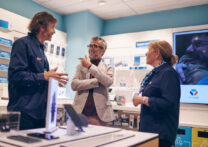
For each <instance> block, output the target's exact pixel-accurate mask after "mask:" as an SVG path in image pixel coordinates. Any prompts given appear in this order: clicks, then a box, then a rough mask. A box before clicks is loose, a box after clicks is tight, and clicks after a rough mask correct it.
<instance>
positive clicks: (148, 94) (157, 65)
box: [133, 41, 180, 147]
mask: <svg viewBox="0 0 208 147" xmlns="http://www.w3.org/2000/svg"><path fill="white" fill-rule="evenodd" d="M146 56H147V60H146V63H147V64H149V65H151V66H153V67H154V68H153V70H152V71H151V72H150V73H148V74H147V75H146V77H145V78H144V79H143V81H142V83H141V87H140V91H139V94H137V95H135V96H134V98H133V104H134V105H135V106H137V105H139V104H142V105H141V114H140V124H139V131H142V132H151V133H158V134H159V147H171V146H172V145H174V143H175V138H176V131H177V129H178V121H179V107H180V80H179V76H178V74H177V72H176V71H175V70H174V68H173V67H172V66H173V65H174V64H175V63H176V62H177V59H178V58H177V56H174V55H173V49H172V47H171V45H170V44H169V43H168V42H167V41H155V42H150V44H149V50H148V52H147V53H146Z"/></svg>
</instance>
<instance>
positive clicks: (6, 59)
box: [0, 27, 12, 98]
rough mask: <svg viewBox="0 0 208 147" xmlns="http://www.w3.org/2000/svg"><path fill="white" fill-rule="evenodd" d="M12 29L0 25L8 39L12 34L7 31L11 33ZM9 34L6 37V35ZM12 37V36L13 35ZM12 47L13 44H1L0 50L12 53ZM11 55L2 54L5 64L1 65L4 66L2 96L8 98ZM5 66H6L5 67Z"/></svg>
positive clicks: (1, 58)
mask: <svg viewBox="0 0 208 147" xmlns="http://www.w3.org/2000/svg"><path fill="white" fill-rule="evenodd" d="M11 31H12V30H10V29H6V28H3V27H0V32H1V36H0V37H2V38H5V39H7V37H8V36H10V34H9V35H8V34H7V33H10V32H11ZM4 34H5V36H7V37H5V36H4ZM11 38H12V37H11ZM11 49H12V46H8V45H5V44H3V43H2V44H0V51H3V53H6V54H7V53H11ZM9 57H10V55H9V56H8V57H4V56H1V57H0V64H4V65H1V66H3V69H1V70H0V79H1V80H0V97H5V98H7V97H8V81H7V80H8V79H7V77H8V69H7V66H8V65H9V62H10V58H9ZM4 66H5V68H4Z"/></svg>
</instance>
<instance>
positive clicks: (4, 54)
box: [0, 50, 11, 59]
mask: <svg viewBox="0 0 208 147" xmlns="http://www.w3.org/2000/svg"><path fill="white" fill-rule="evenodd" d="M10 54H11V53H9V52H6V51H1V50H0V57H3V58H7V59H10Z"/></svg>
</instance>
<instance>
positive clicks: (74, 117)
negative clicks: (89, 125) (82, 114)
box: [64, 104, 83, 131]
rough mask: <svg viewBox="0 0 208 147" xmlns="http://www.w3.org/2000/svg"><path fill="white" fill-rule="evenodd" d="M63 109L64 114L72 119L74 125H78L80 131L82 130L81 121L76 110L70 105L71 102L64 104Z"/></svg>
mask: <svg viewBox="0 0 208 147" xmlns="http://www.w3.org/2000/svg"><path fill="white" fill-rule="evenodd" d="M64 109H65V111H66V114H67V115H68V117H70V118H71V119H72V121H73V123H74V125H75V126H76V127H78V128H79V129H80V130H81V131H83V129H82V122H81V120H80V118H79V116H78V114H77V113H76V111H75V110H74V108H73V107H72V105H71V104H64Z"/></svg>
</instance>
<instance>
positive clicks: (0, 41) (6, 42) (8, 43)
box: [0, 37, 12, 46]
mask: <svg viewBox="0 0 208 147" xmlns="http://www.w3.org/2000/svg"><path fill="white" fill-rule="evenodd" d="M0 44H2V45H6V46H12V40H9V39H5V38H2V37H0Z"/></svg>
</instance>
